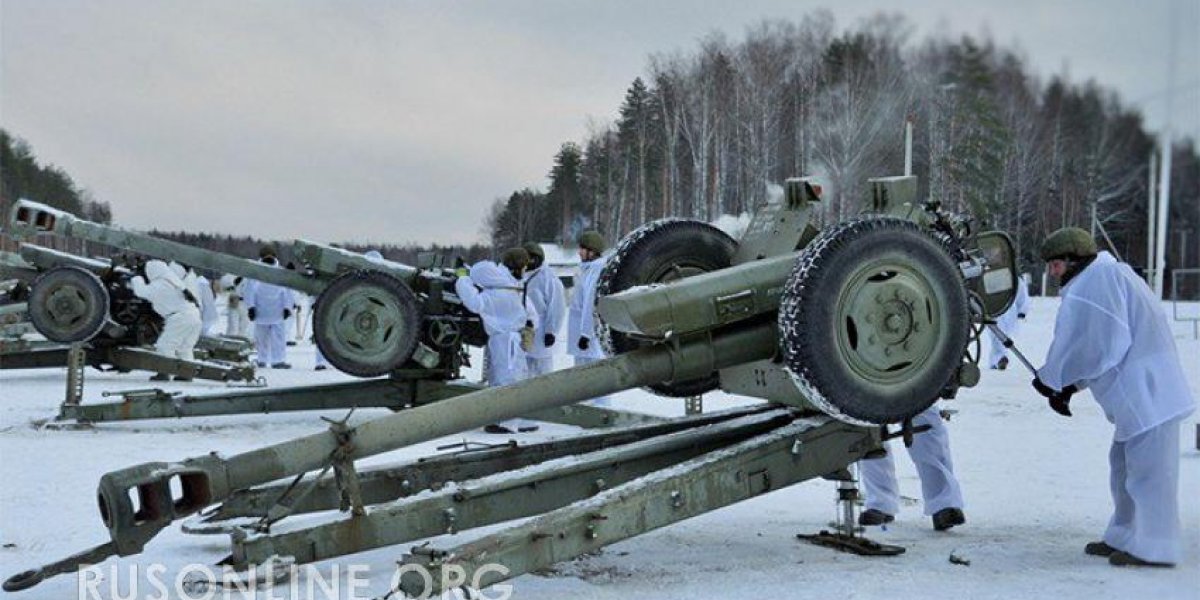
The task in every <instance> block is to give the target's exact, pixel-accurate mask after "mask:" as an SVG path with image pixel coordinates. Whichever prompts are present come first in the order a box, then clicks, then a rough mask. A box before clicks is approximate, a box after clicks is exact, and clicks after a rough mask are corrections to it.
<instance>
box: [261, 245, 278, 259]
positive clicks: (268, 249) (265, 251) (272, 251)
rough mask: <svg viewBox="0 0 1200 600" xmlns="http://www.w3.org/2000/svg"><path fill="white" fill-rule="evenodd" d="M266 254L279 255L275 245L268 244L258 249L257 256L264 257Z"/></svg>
mask: <svg viewBox="0 0 1200 600" xmlns="http://www.w3.org/2000/svg"><path fill="white" fill-rule="evenodd" d="M268 256H279V253H278V252H276V251H275V246H272V245H270V244H268V245H266V246H262V247H261V248H259V249H258V257H259V258H266V257H268Z"/></svg>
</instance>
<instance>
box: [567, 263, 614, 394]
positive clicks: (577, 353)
mask: <svg viewBox="0 0 1200 600" xmlns="http://www.w3.org/2000/svg"><path fill="white" fill-rule="evenodd" d="M604 262H605V259H604V258H597V259H596V260H591V261H588V262H585V263H580V265H579V274H578V275H576V276H575V285H574V288H573V290H572V292H571V304H570V310H569V311H568V315H567V353H568V354H570V355H571V356H573V357H575V366H577V367H578V366H580V365H586V364H589V363H593V362H596V361H597V360H600V359H601V358H604V348H601V347H600V340H597V339H596V286H597V285H598V284H599V282H600V273H601V271H603V270H604ZM581 338H586V339H587V340H588V348H587V350H582V349H580V348H579V340H580V339H581ZM590 404H592V405H593V406H609V405H610V404H611V400H610V399H609V397H608V396H600V397H598V398H592V400H591V401H590Z"/></svg>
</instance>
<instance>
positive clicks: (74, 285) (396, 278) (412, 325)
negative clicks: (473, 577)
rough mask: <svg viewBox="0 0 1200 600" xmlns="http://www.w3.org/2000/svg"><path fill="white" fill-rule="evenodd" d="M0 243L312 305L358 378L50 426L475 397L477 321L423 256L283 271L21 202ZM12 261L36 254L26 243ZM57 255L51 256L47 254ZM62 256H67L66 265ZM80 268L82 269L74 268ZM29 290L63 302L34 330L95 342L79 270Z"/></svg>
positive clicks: (135, 400)
mask: <svg viewBox="0 0 1200 600" xmlns="http://www.w3.org/2000/svg"><path fill="white" fill-rule="evenodd" d="M9 233H10V235H12V236H13V237H14V238H17V239H22V240H26V242H28V240H33V239H37V238H38V236H46V235H52V236H58V237H63V238H68V239H75V240H83V241H86V242H88V243H90V244H99V245H104V246H109V247H112V248H116V249H118V250H119V251H121V252H132V253H137V254H139V255H144V256H148V257H151V258H157V259H161V260H165V261H176V262H179V263H181V264H186V265H189V266H192V267H193V268H198V269H205V270H209V271H212V272H216V273H229V274H232V275H236V276H239V277H243V278H246V279H254V280H257V281H263V282H266V283H271V284H275V285H280V286H283V287H287V288H290V289H292V290H295V291H298V292H301V293H304V294H308V295H311V296H314V297H315V299H316V301H315V308H314V311H313V337H314V339H315V341H316V343H317V346H318V347H319V348H320V350H321V352H322V353H323V354H324V356H325V358H326V359H327V360H328V361H329V363H330V364H331V365H333V366H334V367H335V368H337V369H338V370H340V371H342V372H345V373H348V374H351V375H355V376H358V377H362V378H369V379H364V380H362V381H352V382H348V383H335V384H325V385H317V386H304V387H298V388H290V389H254V390H244V389H238V390H233V391H228V392H222V393H217V394H204V395H179V394H170V393H167V392H165V391H162V390H136V391H134V392H133V393H129V394H124V395H123V397H122V400H121V401H120V402H109V403H83V404H70V405H65V406H64V407H63V409H62V411H61V413H60V415H59V418H60V419H76V420H80V421H86V422H92V423H95V422H102V421H114V420H133V419H157V418H174V417H189V416H209V415H227V414H242V413H269V412H283V411H297V410H319V409H337V408H354V407H365V406H374V407H383V408H390V409H393V410H399V409H403V408H407V407H411V406H416V405H420V404H424V403H428V402H434V401H437V400H441V399H443V398H447V397H451V396H456V395H460V394H464V393H468V392H472V391H475V390H477V389H479V386H477V385H475V384H470V383H466V382H463V381H461V370H462V368H463V366H464V365H465V364H466V362H467V360H468V353H467V347H468V346H482V345H484V344H485V343H486V341H487V340H486V337H485V334H484V331H483V325H482V323H481V321H480V319H479V317H478V316H477V315H475V314H473V313H471V312H470V311H468V310H466V309H465V308H464V307H463V306H462V303H461V302H460V301H459V300H458V298H457V296H455V294H454V280H455V278H456V276H455V273H454V270H453V269H451V268H448V266H447V265H445V264H443V262H444V257H438V256H433V255H429V256H428V257H427V258H426V259H425V260H423V261H421V262H420V263H419V264H418V265H417V266H410V265H406V264H402V263H397V262H393V261H388V260H378V259H370V258H367V257H366V256H364V255H362V254H358V253H355V252H350V251H347V250H344V249H340V248H334V247H331V246H328V245H324V244H318V243H315V242H310V241H306V240H295V241H294V242H293V243H292V246H291V248H290V250H291V254H292V255H293V256H295V257H296V258H297V259H298V261H299V262H300V263H302V264H303V265H304V267H305V268H304V269H302V270H289V269H282V268H278V267H274V266H270V265H267V264H264V263H261V262H256V261H253V260H248V259H244V258H241V257H237V256H232V255H228V254H224V253H221V252H214V251H211V250H206V249H203V248H196V247H193V246H189V245H186V244H182V243H178V242H174V241H171V240H166V239H162V238H159V237H155V236H152V235H149V234H146V233H141V232H137V231H131V230H128V229H123V228H120V227H116V226H112V225H105V224H101V223H95V222H91V221H87V220H85V219H82V218H79V217H77V216H75V215H72V214H70V213H67V212H65V211H61V210H58V209H55V208H52V207H49V206H46V205H44V204H40V203H37V202H33V201H31V200H20V201H18V202H17V203H16V204H15V205H14V206H13V208H12V210H11V212H10V214H9ZM21 251H22V253H23V254H27V253H34V252H36V253H37V254H38V255H39V256H40V255H45V254H46V253H47V252H53V251H47V250H45V249H41V248H40V247H38V246H34V245H33V244H31V243H25V244H24V245H23V246H22V250H21ZM58 254H61V253H58ZM68 256H69V255H68ZM80 260H85V259H80ZM46 266H48V267H52V268H49V269H48V270H46V272H45V273H43V274H42V275H41V276H40V277H38V278H37V279H36V280H35V281H34V282H33V284H32V290H33V291H32V294H33V295H34V296H46V297H50V296H55V297H58V298H66V299H68V300H70V301H69V302H61V303H55V304H54V305H53V310H48V309H47V307H46V306H38V307H36V308H37V310H38V311H39V312H41V313H45V314H49V315H50V316H51V317H52V318H47V319H42V320H41V322H39V321H38V320H35V321H34V323H35V325H38V328H39V331H42V330H43V329H45V330H46V332H48V333H47V337H49V336H50V335H53V336H55V337H54V338H53V339H56V340H61V341H68V342H73V341H82V340H87V339H90V338H92V337H93V336H95V335H96V333H95V332H96V330H97V328H101V327H104V326H105V324H106V323H110V322H111V321H112V319H110V318H106V313H107V312H111V311H110V310H109V309H108V308H107V304H108V302H109V298H110V297H111V296H112V294H111V293H110V290H109V289H106V286H105V283H104V281H102V280H101V279H100V278H99V277H96V276H93V275H91V274H89V273H88V272H86V271H89V268H88V265H80V264H73V263H64V264H53V263H51V264H48V265H46ZM39 290H40V291H41V293H40V294H39ZM534 416H536V417H537V418H539V419H542V420H548V421H556V422H564V423H570V424H575V425H583V426H602V425H613V424H630V423H637V422H647V421H649V420H650V419H649V418H648V417H645V416H641V415H636V414H632V413H623V412H621V411H614V410H610V409H603V408H597V407H589V406H579V407H566V408H562V409H557V410H553V411H545V412H542V413H539V414H537V415H534Z"/></svg>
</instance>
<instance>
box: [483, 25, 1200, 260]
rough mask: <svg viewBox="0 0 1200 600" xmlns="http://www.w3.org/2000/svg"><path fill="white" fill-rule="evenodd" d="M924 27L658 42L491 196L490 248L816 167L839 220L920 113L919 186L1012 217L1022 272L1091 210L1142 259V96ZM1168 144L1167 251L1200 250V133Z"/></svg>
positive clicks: (608, 224) (744, 205)
mask: <svg viewBox="0 0 1200 600" xmlns="http://www.w3.org/2000/svg"><path fill="white" fill-rule="evenodd" d="M912 29H913V28H912V26H911V25H910V24H909V23H908V22H907V21H905V19H904V18H903V17H900V16H894V15H877V16H874V17H872V18H869V19H866V20H864V21H862V22H860V23H859V24H857V25H856V26H854V27H851V28H848V29H844V30H839V29H838V28H837V26H836V24H835V22H834V19H833V17H832V15H831V14H830V13H828V12H825V11H819V12H815V13H812V14H810V15H808V16H806V17H805V18H803V19H802V20H800V21H799V22H789V21H764V22H762V23H760V24H758V25H757V26H754V27H752V28H750V29H749V30H748V31H747V32H746V34H745V36H744V38H743V39H741V40H739V41H730V40H729V39H727V38H726V37H725V36H724V35H722V34H720V33H714V34H711V35H710V36H708V37H707V38H705V39H704V40H703V41H701V42H700V43H699V44H698V47H696V48H695V49H693V50H691V51H687V52H682V51H680V52H675V53H670V54H660V55H655V56H652V57H651V58H650V60H649V67H648V70H647V73H646V74H645V76H639V77H636V78H635V79H634V80H633V82H632V83H631V85H630V86H629V88H628V90H627V92H626V94H625V97H624V101H623V102H622V104H621V106H620V107H619V112H618V116H617V118H616V119H615V122H613V123H608V124H602V125H599V126H594V127H593V128H592V131H590V132H589V134H588V135H587V136H586V137H585V138H584V139H583V140H581V141H578V142H575V141H571V142H566V143H564V144H562V146H561V148H560V149H559V150H558V152H557V153H556V154H555V156H554V157H553V160H552V166H551V168H550V171H549V177H548V179H549V186H548V189H547V190H546V191H544V192H543V191H540V190H534V189H522V190H519V191H516V192H513V193H512V194H510V195H509V196H508V197H506V198H499V199H497V200H495V201H494V202H493V204H492V206H491V209H490V211H489V212H488V214H487V216H486V219H485V222H484V231H485V232H486V234H487V235H488V236H489V240H490V242H491V243H492V244H493V246H495V247H506V246H511V245H514V244H515V243H518V242H521V241H526V240H531V239H532V240H538V241H552V240H566V241H568V243H569V242H570V240H572V239H574V237H575V236H576V235H577V234H578V232H579V231H580V230H582V229H585V228H594V229H598V230H599V231H600V232H601V233H603V234H604V235H605V236H606V237H608V238H609V239H610V240H611V239H616V238H619V237H620V236H622V235H624V234H625V233H628V232H629V231H630V230H632V229H634V228H636V227H638V226H639V225H641V224H643V223H645V222H647V221H649V220H653V219H657V218H661V217H665V216H679V217H686V218H695V219H702V220H706V221H712V220H713V219H715V218H716V217H718V216H720V215H722V214H733V215H737V214H740V213H743V212H747V211H751V210H753V208H754V207H755V206H756V205H758V204H759V203H761V202H763V201H764V200H765V199H766V197H767V193H768V189H769V185H771V184H780V183H782V182H783V181H784V180H785V179H787V178H789V177H795V176H802V175H811V176H814V177H816V178H817V179H818V181H819V182H820V183H822V184H823V187H824V190H825V191H824V195H823V202H822V206H821V210H820V214H819V219H820V220H822V221H823V222H830V221H836V220H840V219H843V218H846V217H847V216H849V215H851V214H854V213H857V212H858V210H859V206H860V203H861V200H862V198H863V195H864V193H865V188H866V185H865V184H866V181H867V179H868V178H871V177H881V176H890V175H899V174H903V167H904V146H903V135H904V134H903V131H904V124H905V122H906V121H909V122H912V123H913V125H914V141H913V146H914V147H913V173H914V174H915V175H917V176H918V177H919V180H920V191H921V194H922V197H929V198H932V199H937V200H940V201H941V202H942V203H943V204H944V205H945V206H948V207H949V208H951V209H953V210H957V211H967V212H970V213H971V214H972V215H973V216H974V217H975V218H976V219H977V220H978V221H979V222H980V224H981V225H982V226H984V227H988V228H999V229H1004V230H1006V231H1008V232H1009V233H1010V234H1011V235H1012V236H1013V238H1014V240H1015V241H1016V243H1017V246H1018V250H1019V254H1020V259H1021V262H1022V267H1023V268H1024V269H1025V270H1027V271H1028V270H1036V269H1037V265H1038V264H1039V262H1040V261H1038V260H1037V256H1036V255H1037V248H1038V245H1039V244H1040V241H1041V239H1043V238H1044V237H1045V235H1047V234H1048V233H1050V232H1051V231H1053V230H1055V229H1057V228H1059V227H1062V226H1066V225H1077V226H1081V227H1084V228H1085V229H1091V226H1092V214H1093V208H1094V210H1095V215H1096V222H1097V223H1099V224H1101V225H1102V226H1103V228H1104V229H1105V231H1106V232H1107V233H1108V234H1109V236H1110V237H1111V238H1112V241H1113V246H1114V248H1115V250H1116V251H1117V252H1118V253H1119V254H1120V255H1121V257H1122V258H1123V259H1124V260H1126V261H1127V262H1130V263H1131V264H1134V265H1135V266H1137V265H1144V264H1145V261H1146V247H1147V243H1146V235H1147V234H1146V223H1147V221H1146V219H1147V196H1148V189H1147V186H1148V182H1149V170H1150V160H1151V154H1152V153H1153V152H1154V150H1155V138H1154V136H1153V135H1152V134H1151V133H1150V132H1148V131H1146V129H1145V126H1144V124H1143V122H1142V116H1141V114H1140V112H1139V110H1138V109H1137V107H1134V106H1130V105H1127V104H1125V103H1124V102H1123V101H1122V99H1121V98H1120V96H1119V95H1118V94H1117V93H1115V92H1113V91H1111V90H1108V89H1106V88H1104V87H1103V86H1102V85H1100V84H1099V83H1096V82H1094V81H1087V82H1082V83H1079V82H1072V81H1070V80H1069V78H1068V77H1066V76H1065V75H1055V76H1052V77H1050V78H1049V79H1048V80H1046V81H1043V80H1041V79H1039V78H1038V77H1037V76H1035V75H1034V74H1032V73H1031V71H1030V69H1029V67H1028V66H1027V65H1026V63H1025V60H1024V59H1023V58H1022V57H1021V55H1020V53H1019V52H1018V51H1016V50H1014V49H1010V48H1004V47H1001V46H998V45H997V44H996V43H994V42H993V41H991V40H990V39H978V38H974V37H971V36H962V37H958V38H951V37H946V36H945V35H940V36H935V37H927V38H925V39H922V40H913V39H912V35H911V32H912ZM1173 160H1174V169H1173V173H1172V181H1171V226H1170V230H1171V231H1172V237H1171V239H1170V240H1169V247H1168V263H1169V266H1175V265H1180V264H1182V265H1187V266H1191V265H1200V256H1198V254H1200V252H1197V250H1198V248H1197V244H1196V243H1195V242H1196V241H1198V240H1200V202H1198V201H1197V199H1198V198H1200V156H1198V154H1197V150H1196V147H1195V144H1194V140H1190V139H1189V140H1183V141H1181V142H1179V143H1177V144H1176V145H1175V147H1174V151H1173ZM1185 230H1190V232H1191V235H1192V237H1191V243H1186V244H1185V243H1184V240H1185V237H1184V236H1185V234H1180V233H1179V232H1181V231H1185Z"/></svg>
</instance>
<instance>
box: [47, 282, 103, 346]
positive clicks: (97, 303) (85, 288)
mask: <svg viewBox="0 0 1200 600" xmlns="http://www.w3.org/2000/svg"><path fill="white" fill-rule="evenodd" d="M61 282H67V283H70V284H73V285H74V286H75V287H76V288H77V289H79V290H80V292H81V296H82V298H83V300H84V302H85V303H86V305H87V311H88V313H87V314H86V315H85V316H84V317H83V318H82V319H81V320H79V321H77V322H76V323H74V326H73V327H71V328H70V329H69V330H64V329H62V328H59V327H55V325H56V324H55V323H54V320H53V318H52V317H51V316H50V315H49V314H48V313H47V312H46V311H45V307H46V304H47V302H48V300H49V297H50V288H51V286H54V285H57V284H58V283H61ZM108 308H109V298H108V290H106V289H104V283H103V282H102V281H100V278H99V277H96V276H95V275H94V274H92V273H91V272H90V271H86V270H84V269H81V268H79V267H71V266H58V267H54V268H53V269H50V270H48V271H46V272H45V273H42V274H41V275H39V276H38V277H37V279H35V280H34V281H33V285H32V286H30V290H29V320H30V321H31V322H32V323H33V327H34V329H37V331H38V333H40V334H42V335H44V336H46V339H48V340H50V341H52V342H58V343H60V344H73V343H76V342H86V341H87V340H90V339H92V338H93V337H95V336H96V334H98V333H100V330H101V329H103V328H104V323H105V322H106V321H107V320H108Z"/></svg>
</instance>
